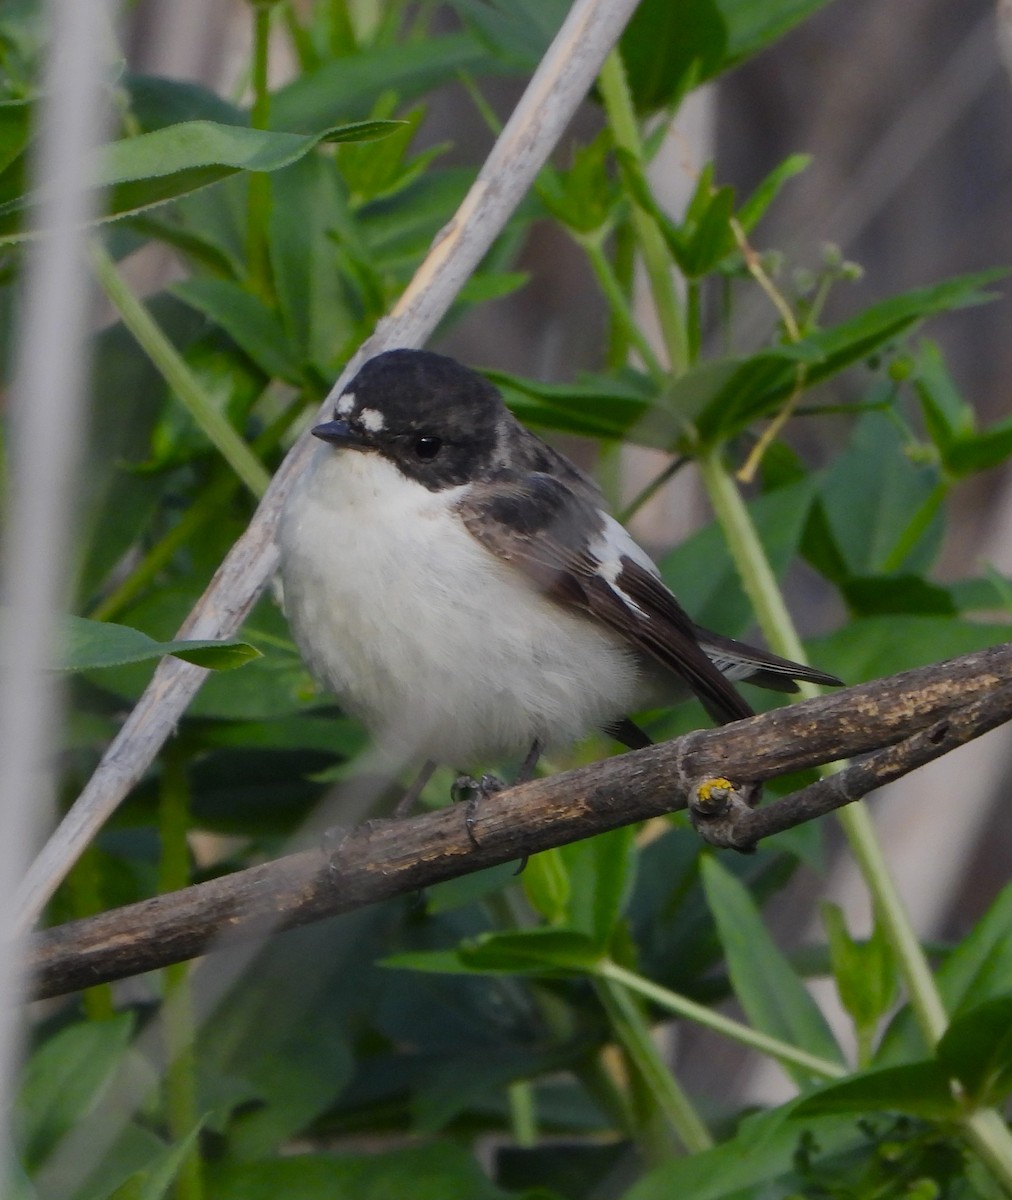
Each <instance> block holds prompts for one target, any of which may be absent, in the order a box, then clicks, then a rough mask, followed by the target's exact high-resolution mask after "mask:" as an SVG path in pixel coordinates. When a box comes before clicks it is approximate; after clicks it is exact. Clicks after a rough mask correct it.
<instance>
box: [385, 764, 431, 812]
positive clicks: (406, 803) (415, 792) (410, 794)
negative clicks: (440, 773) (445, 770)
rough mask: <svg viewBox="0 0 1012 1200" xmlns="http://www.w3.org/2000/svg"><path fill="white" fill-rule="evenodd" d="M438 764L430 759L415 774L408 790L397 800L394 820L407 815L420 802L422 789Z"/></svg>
mask: <svg viewBox="0 0 1012 1200" xmlns="http://www.w3.org/2000/svg"><path fill="white" fill-rule="evenodd" d="M435 769H436V764H435V763H434V762H433V761H432V759H431V758H430V759H428V760H427V762H426V763H425V765H424V766H423V767H422V769H421V770H420V771H419V772H418V774H417V775H416V776H415V780H414V782H413V783H412V785H411V786H410V787H409V788H408V790H407V791H406V792H405V793H404V795H403V796H401V798H400V800H398V801H397V807H396V808H395V809H394V820H400V818H401V817H406V816H407V815H408V813H409V812H411V810H412V809H413V808H414V807H415V805H416V804H417V803H418V797H419V796H420V795H421V794H422V789H423V788H424V787H425V785H426V784H427V783H428V782H429V780H430V779H431V778H432V772H433V771H435Z"/></svg>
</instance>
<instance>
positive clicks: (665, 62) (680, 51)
mask: <svg viewBox="0 0 1012 1200" xmlns="http://www.w3.org/2000/svg"><path fill="white" fill-rule="evenodd" d="M727 44H728V29H727V24H726V22H725V20H724V15H723V13H722V12H721V10H720V5H719V4H718V3H717V0H681V2H680V3H678V4H672V3H671V0H641V3H640V4H639V5H638V6H637V8H636V11H635V12H634V13H633V15H632V18H631V20H630V21H629V24H628V25H627V26H626V29H625V32H624V33H623V35H622V39H621V41H620V42H619V47H620V49H621V52H622V60H623V62H624V63H625V69H626V76H627V77H628V80H629V88H630V91H631V92H632V96H633V102H634V104H635V105H636V109H637V111H638V112H640V113H652V112H656V111H657V110H658V109H661V108H666V107H668V106H669V105H672V104H674V103H675V102H676V101H677V100H678V99H680V97H682V96H684V95H685V93H686V92H688V91H691V90H692V88H694V87H696V86H697V85H698V84H700V83H702V82H703V80H704V79H709V78H711V77H712V76H713V75H715V74H717V72H718V71H719V70H720V67H721V64H722V63H723V62H724V61H725V58H726V53H727Z"/></svg>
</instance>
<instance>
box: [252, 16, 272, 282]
mask: <svg viewBox="0 0 1012 1200" xmlns="http://www.w3.org/2000/svg"><path fill="white" fill-rule="evenodd" d="M270 35H271V8H270V7H269V6H268V5H266V4H262V3H257V0H253V79H252V84H253V107H252V110H251V111H250V124H251V125H252V127H253V128H254V129H266V128H267V127H268V125H269V124H270V115H271V96H270V91H269V90H268V86H267V71H268V52H269V50H270ZM248 197H249V199H248V208H247V221H246V250H247V255H248V258H249V278H250V283H251V284H252V285H253V289H254V291H255V292H256V293H257V295H258V296H260V297H261V299H264V300H269V299H270V297H271V266H270V253H269V249H268V240H267V227H268V224H269V222H270V216H271V178H270V176H269V175H268V174H267V173H266V172H263V171H254V172H252V173H251V175H250V177H249V193H248Z"/></svg>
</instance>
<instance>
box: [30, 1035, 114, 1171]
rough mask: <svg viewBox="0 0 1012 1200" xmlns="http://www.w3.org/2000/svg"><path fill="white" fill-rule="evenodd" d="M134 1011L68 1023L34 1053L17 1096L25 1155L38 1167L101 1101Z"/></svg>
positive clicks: (112, 1073) (31, 1165)
mask: <svg viewBox="0 0 1012 1200" xmlns="http://www.w3.org/2000/svg"><path fill="white" fill-rule="evenodd" d="M133 1027H134V1020H133V1014H130V1013H122V1014H120V1015H119V1016H116V1017H111V1018H110V1019H108V1020H105V1021H84V1022H80V1023H78V1024H74V1025H68V1026H67V1027H66V1028H65V1029H62V1030H60V1032H59V1033H57V1034H55V1035H54V1036H53V1037H51V1038H50V1039H49V1040H48V1041H46V1042H45V1043H43V1045H42V1046H41V1047H40V1048H39V1049H38V1050H36V1051H35V1053H34V1054H33V1055H32V1057H31V1059H30V1060H29V1063H28V1066H27V1067H26V1068H25V1072H24V1076H23V1079H22V1083H21V1090H20V1093H19V1095H18V1100H17V1110H16V1111H17V1122H18V1128H19V1130H20V1136H21V1140H22V1147H23V1149H22V1157H23V1159H24V1161H25V1163H26V1165H27V1166H28V1167H29V1169H34V1168H36V1167H38V1166H39V1165H40V1164H41V1163H42V1162H44V1161H45V1159H46V1158H47V1157H48V1156H49V1154H51V1153H52V1151H53V1150H54V1149H55V1148H56V1146H57V1144H58V1143H59V1141H60V1139H61V1138H62V1137H63V1136H64V1135H65V1134H66V1133H68V1132H69V1131H70V1130H71V1129H73V1128H74V1127H75V1126H76V1125H77V1124H78V1123H79V1122H80V1121H81V1120H83V1118H84V1117H86V1116H87V1115H88V1113H90V1112H91V1111H92V1110H93V1109H94V1107H95V1106H96V1105H97V1104H98V1103H99V1101H100V1100H101V1097H102V1095H103V1093H104V1092H105V1090H106V1088H107V1087H108V1086H109V1083H110V1082H111V1080H112V1077H113V1075H114V1073H115V1072H116V1070H117V1069H118V1068H119V1065H120V1063H121V1061H122V1059H123V1055H124V1053H125V1052H126V1049H127V1046H128V1045H129V1043H130V1036H131V1034H132V1032H133Z"/></svg>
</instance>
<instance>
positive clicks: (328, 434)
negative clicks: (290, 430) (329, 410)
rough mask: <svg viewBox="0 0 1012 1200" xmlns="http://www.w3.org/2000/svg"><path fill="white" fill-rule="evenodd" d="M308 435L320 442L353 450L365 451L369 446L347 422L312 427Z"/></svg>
mask: <svg viewBox="0 0 1012 1200" xmlns="http://www.w3.org/2000/svg"><path fill="white" fill-rule="evenodd" d="M310 433H312V435H313V437H318V438H320V440H321V441H324V442H330V443H331V444H332V445H334V446H347V447H349V448H350V449H353V450H362V449H365V448H366V447H368V446H369V444H370V443H369V442H368V440H367V439H366V438H364V437H363V436H362V435H361V434H360V433H356V432H355V431H354V430H353V429H352V428H351V426H350V425H349V424H348V422H347V421H342V420H341V419H337V420H334V421H325V422H324V423H323V424H322V425H314V426H313V428H312V429H311V430H310Z"/></svg>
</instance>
